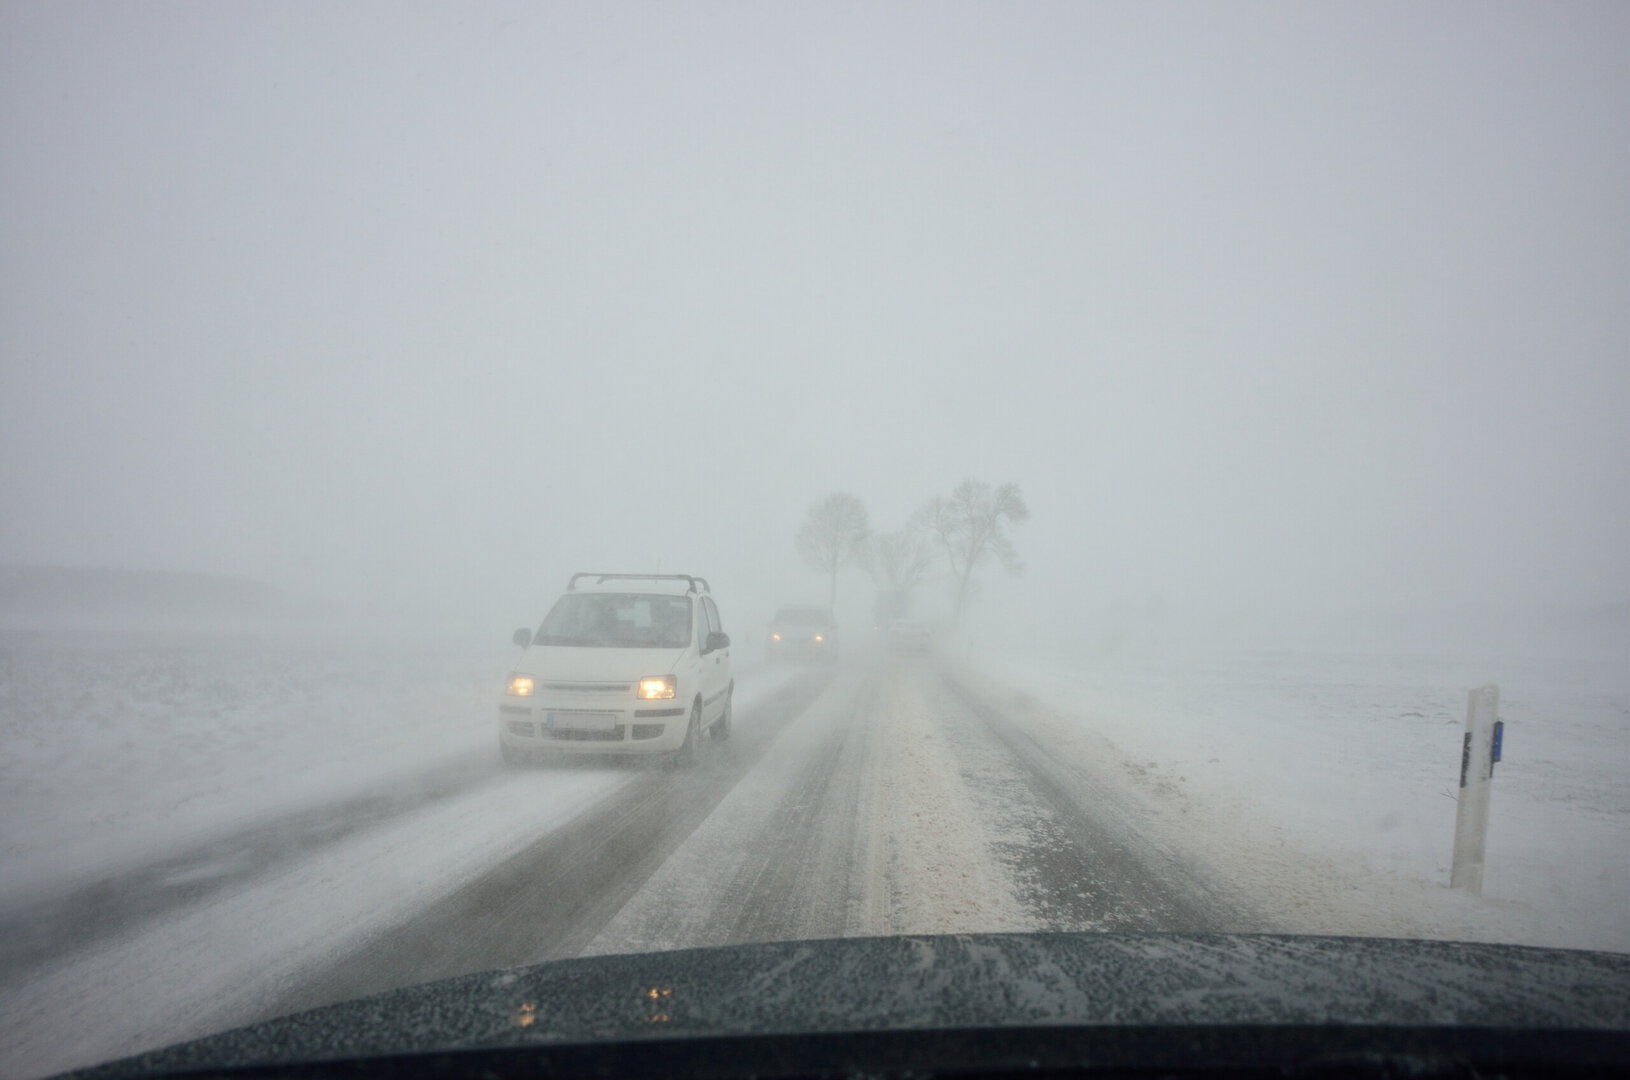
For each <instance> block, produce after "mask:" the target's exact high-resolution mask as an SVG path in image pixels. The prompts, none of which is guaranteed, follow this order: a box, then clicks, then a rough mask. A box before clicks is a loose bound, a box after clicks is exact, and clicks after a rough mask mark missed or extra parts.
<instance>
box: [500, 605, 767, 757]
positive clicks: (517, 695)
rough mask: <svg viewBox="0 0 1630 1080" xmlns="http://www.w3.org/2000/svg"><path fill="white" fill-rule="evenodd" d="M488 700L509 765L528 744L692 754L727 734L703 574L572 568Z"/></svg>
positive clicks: (724, 649) (717, 642) (723, 679)
mask: <svg viewBox="0 0 1630 1080" xmlns="http://www.w3.org/2000/svg"><path fill="white" fill-rule="evenodd" d="M515 643H516V644H517V645H519V646H521V647H522V648H523V649H524V650H525V652H523V653H522V654H521V658H520V661H519V662H518V663H517V665H516V670H515V671H514V672H512V673H511V674H510V677H509V685H508V686H507V687H505V690H504V698H503V701H502V703H501V704H500V705H499V706H498V745H499V749H500V750H501V751H502V752H503V757H504V760H505V761H507V762H510V763H512V764H518V763H520V762H523V761H526V760H529V759H530V758H531V757H533V755H534V754H536V753H540V752H547V753H550V754H668V755H671V756H672V757H673V758H674V759H675V760H678V761H690V760H693V759H694V758H695V757H696V754H697V751H698V749H699V748H700V746H701V740H702V735H703V733H704V732H705V733H709V734H711V735H712V737H713V738H714V739H716V740H721V741H722V740H724V739H726V738H729V736H730V698H731V694H732V692H733V690H734V689H735V684H734V682H733V680H732V677H731V673H730V638H729V636H728V635H727V634H725V632H724V628H723V627H722V626H721V625H720V623H719V609H718V607H717V605H715V604H714V602H713V597H712V596H711V595H710V590H709V589H708V584H707V581H706V580H705V579H703V578H699V577H693V576H691V575H689V574H598V573H584V574H574V575H572V579H571V581H570V582H569V583H568V584H567V586H566V592H565V593H564V594H563V595H562V596H561V597H560V599H559V600H557V601H555V605H554V607H552V608H551V609H550V610H549V614H548V615H547V616H546V617H545V618H544V620H543V624H542V625H541V626H539V627H538V630H537V632H536V633H535V634H534V633H533V632H532V631H531V630H527V629H521V630H517V631H515Z"/></svg>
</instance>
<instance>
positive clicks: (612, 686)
mask: <svg viewBox="0 0 1630 1080" xmlns="http://www.w3.org/2000/svg"><path fill="white" fill-rule="evenodd" d="M543 688H544V689H545V690H559V691H560V692H562V693H566V694H626V693H628V692H629V691H630V690H632V689H634V684H633V683H625V682H623V683H610V682H546V683H544V684H543Z"/></svg>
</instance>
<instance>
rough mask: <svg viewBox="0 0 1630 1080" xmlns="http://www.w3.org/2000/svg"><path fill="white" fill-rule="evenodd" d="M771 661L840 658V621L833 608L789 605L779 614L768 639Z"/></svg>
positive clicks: (767, 644) (776, 614)
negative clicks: (836, 618)
mask: <svg viewBox="0 0 1630 1080" xmlns="http://www.w3.org/2000/svg"><path fill="white" fill-rule="evenodd" d="M764 652H765V655H766V656H768V657H769V659H771V660H836V659H837V657H838V624H837V620H835V619H834V618H833V617H832V609H831V608H827V607H815V606H812V605H805V604H788V605H786V606H785V607H783V608H781V610H779V611H777V612H776V613H775V618H773V619H771V620H770V629H769V631H768V633H767V634H766V636H765V640H764Z"/></svg>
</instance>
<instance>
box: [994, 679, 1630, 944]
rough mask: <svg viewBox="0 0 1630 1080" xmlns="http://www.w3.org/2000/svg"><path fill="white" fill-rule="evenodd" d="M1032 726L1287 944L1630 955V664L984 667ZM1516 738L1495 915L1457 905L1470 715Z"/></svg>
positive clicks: (1478, 905) (1502, 810)
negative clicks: (1458, 826)
mask: <svg viewBox="0 0 1630 1080" xmlns="http://www.w3.org/2000/svg"><path fill="white" fill-rule="evenodd" d="M972 659H973V663H974V666H975V667H977V668H978V669H979V670H981V671H982V672H983V673H984V674H985V676H986V677H987V678H988V679H990V680H992V681H993V682H992V684H991V685H989V686H987V692H994V693H996V694H999V695H1001V694H1007V695H1009V696H1010V698H1011V697H1013V696H1016V693H1022V694H1023V695H1025V696H1027V697H1029V698H1031V699H1033V700H1032V702H1031V707H1030V708H1029V709H1028V710H1027V714H1028V715H1027V725H1028V726H1029V728H1030V730H1031V731H1032V733H1033V734H1036V735H1037V736H1038V737H1040V738H1043V739H1046V740H1050V741H1051V742H1052V744H1053V745H1055V746H1056V747H1057V749H1058V751H1059V752H1060V753H1065V754H1071V755H1074V756H1077V757H1080V758H1083V759H1089V760H1090V759H1097V760H1100V761H1102V762H1104V763H1106V764H1109V765H1111V766H1112V767H1113V771H1112V772H1111V773H1109V774H1108V775H1110V776H1111V777H1112V778H1113V779H1114V781H1115V782H1118V783H1121V784H1123V785H1125V787H1126V788H1127V790H1128V791H1130V792H1133V793H1135V794H1136V795H1137V796H1138V797H1139V798H1140V799H1141V801H1142V802H1143V804H1144V805H1146V806H1148V807H1149V808H1150V813H1151V815H1152V817H1151V827H1152V828H1154V829H1155V830H1156V831H1157V832H1158V833H1159V834H1160V835H1161V836H1162V837H1163V838H1164V839H1165V840H1166V841H1168V842H1170V843H1172V844H1173V845H1175V846H1177V847H1178V848H1180V849H1181V850H1182V851H1184V852H1185V853H1186V854H1187V855H1188V856H1189V857H1190V858H1192V859H1193V860H1195V861H1196V862H1197V863H1199V864H1200V865H1202V866H1205V867H1207V868H1208V869H1209V870H1210V871H1211V872H1212V873H1213V874H1214V875H1215V876H1216V877H1217V878H1219V879H1220V880H1222V881H1225V882H1230V883H1233V884H1234V885H1235V886H1237V887H1238V888H1239V889H1241V890H1242V891H1248V892H1251V893H1254V894H1255V895H1256V897H1257V901H1256V902H1257V904H1258V906H1259V908H1260V909H1262V910H1263V911H1264V913H1265V914H1267V915H1269V916H1270V917H1272V918H1273V919H1274V920H1275V922H1277V923H1278V925H1277V926H1276V927H1274V928H1275V929H1280V930H1285V931H1291V932H1306V933H1338V934H1381V935H1391V936H1415V935H1419V936H1426V937H1447V938H1458V939H1487V940H1495V941H1509V942H1520V943H1524V944H1534V945H1556V946H1563V947H1572V948H1590V949H1604V950H1613V951H1621V952H1630V783H1626V780H1625V770H1626V768H1627V766H1630V658H1627V657H1623V656H1615V655H1613V654H1612V651H1611V650H1608V651H1603V652H1598V653H1596V654H1595V657H1594V658H1592V657H1591V656H1589V655H1587V654H1584V653H1577V652H1576V653H1569V654H1566V655H1561V654H1552V655H1549V656H1533V655H1530V656H1527V657H1525V658H1521V659H1517V658H1512V657H1510V656H1505V657H1500V658H1497V659H1491V658H1480V659H1478V660H1476V661H1468V660H1461V659H1455V658H1452V657H1430V656H1424V655H1419V654H1412V655H1392V656H1388V655H1360V654H1353V653H1342V654H1331V653H1319V652H1311V651H1308V652H1290V651H1279V652H1266V651H1255V652H1253V651H1244V650H1239V651H1231V652H1226V653H1221V652H1219V653H1204V652H1197V651H1186V652H1172V651H1168V652H1159V651H1144V652H1135V653H1130V654H1120V655H1114V656H1105V657H1098V658H1094V659H1083V658H1082V657H1081V656H1080V655H1078V654H1077V655H1071V654H1065V653H1059V654H1057V655H1046V654H1037V653H1034V652H1029V651H1026V652H1023V653H1020V652H1016V651H1009V652H1005V653H994V654H986V655H982V656H980V655H976V656H975V657H973V658H972ZM1490 682H1493V683H1495V684H1497V685H1499V687H1500V690H1501V699H1500V715H1501V716H1502V717H1503V718H1504V720H1505V721H1506V734H1505V750H1504V759H1503V761H1502V762H1501V763H1500V765H1499V766H1498V767H1497V768H1496V770H1495V779H1494V782H1493V789H1492V800H1491V811H1490V821H1489V833H1488V848H1487V862H1486V872H1485V879H1484V888H1483V892H1482V895H1481V897H1471V896H1468V895H1466V894H1465V893H1463V892H1458V891H1453V890H1450V889H1449V888H1448V882H1449V863H1450V856H1451V853H1452V851H1453V840H1454V824H1455V795H1456V792H1457V790H1458V777H1459V766H1460V756H1459V755H1460V745H1461V737H1462V732H1463V730H1464V725H1465V716H1466V698H1467V693H1468V691H1470V690H1471V689H1472V688H1474V687H1477V686H1480V685H1484V684H1486V683H1490Z"/></svg>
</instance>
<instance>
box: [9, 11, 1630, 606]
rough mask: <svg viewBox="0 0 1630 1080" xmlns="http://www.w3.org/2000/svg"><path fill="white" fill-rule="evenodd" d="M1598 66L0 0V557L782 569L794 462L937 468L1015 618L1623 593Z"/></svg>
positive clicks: (1629, 558)
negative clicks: (993, 492)
mask: <svg viewBox="0 0 1630 1080" xmlns="http://www.w3.org/2000/svg"><path fill="white" fill-rule="evenodd" d="M1627 55H1630V5H1626V4H1624V3H1620V2H1616V0H1614V2H1604V3H1596V4H1579V3H1573V4H1567V3H1556V2H1551V0H1546V2H1543V3H1539V2H1536V3H1530V4H1500V3H1464V4H1455V3H1433V4H1421V3H1416V2H1413V0H1411V2H1406V3H1398V4H1383V3H1373V2H1365V3H1354V4H1336V3H1316V4H1308V3H1300V2H1298V3H1282V4H1186V3H1184V4H1178V3H1170V4H1162V3H1147V2H1138V3H1127V4H1100V3H1068V4H1042V3H1030V4H1008V3H1003V4H995V3H992V4H949V3H944V2H938V0H936V2H933V3H927V4H920V5H917V4H912V5H887V6H884V5H875V4H871V3H856V4H842V5H839V4H796V5H774V4H765V3H735V4H725V5H699V4H657V5H645V4H641V5H612V4H604V3H586V4H572V5H541V4H535V3H516V4H496V3H495V4H459V5H453V4H448V5H405V4H401V3H398V2H395V0H391V2H388V3H346V4H330V3H326V2H310V3H300V4H284V3H274V2H266V3H252V4H249V3H244V4H219V3H214V2H210V3H198V4H177V3H163V2H144V3H117V4H104V3H94V4H86V3H64V2H58V0H52V2H20V0H11V2H8V3H5V4H4V5H3V6H0V157H3V161H4V165H3V167H0V230H3V237H0V288H3V293H0V561H6V562H46V563H55V564H74V565H78V564H85V565H99V566H100V565H112V566H122V567H151V568H162V569H170V570H201V571H210V572H219V573H230V574H242V575H247V576H252V577H256V578H260V579H263V580H266V581H269V582H272V583H274V584H278V585H280V586H282V587H284V588H286V589H289V590H291V591H292V592H294V593H296V594H300V595H307V594H319V595H329V596H334V597H338V598H341V599H343V600H344V601H345V602H347V603H351V604H355V605H361V606H362V607H364V608H368V607H377V609H378V610H379V611H381V612H384V611H396V610H401V609H404V608H411V609H414V610H424V611H436V610H446V611H448V612H449V613H457V614H458V615H460V616H474V617H477V618H484V617H485V616H486V614H487V613H489V612H492V613H494V614H493V618H494V620H495V621H497V622H503V623H504V625H503V627H502V630H503V632H505V633H507V630H508V629H509V626H508V624H507V622H506V621H505V620H507V619H508V618H509V615H508V612H509V611H510V610H512V609H513V608H515V607H517V606H518V607H519V608H520V609H522V610H531V609H535V608H537V609H541V607H542V605H544V604H545V603H547V601H548V599H549V596H548V594H549V593H550V591H551V590H555V589H558V588H559V586H560V584H561V583H562V582H563V579H564V577H565V575H566V574H568V573H570V572H571V571H572V570H576V569H583V568H607V567H611V568H625V567H626V568H645V567H648V566H655V565H657V564H659V563H660V565H661V567H662V568H663V569H666V570H692V571H694V572H700V573H705V574H708V575H710V576H712V577H714V578H715V580H716V581H717V582H719V583H722V584H723V585H725V586H726V587H733V588H734V591H735V594H736V595H737V596H739V597H743V598H745V597H747V596H749V595H751V597H752V600H751V602H750V603H749V602H748V601H747V600H745V599H743V600H741V601H740V602H739V605H738V606H741V607H752V606H753V605H761V604H771V603H774V602H775V601H776V600H779V599H789V600H797V599H803V598H806V597H810V596H818V595H819V594H820V591H821V589H820V583H819V581H818V579H817V577H816V576H815V575H814V574H813V573H810V572H806V571H804V570H803V569H801V568H800V567H799V565H798V563H797V560H796V556H795V554H794V551H793V548H792V542H791V536H792V533H793V532H794V531H795V529H796V528H797V526H798V524H799V521H800V518H801V516H802V514H803V511H804V510H805V508H806V507H807V506H808V505H809V504H810V503H812V502H814V501H815V500H816V499H818V498H819V497H820V496H822V495H824V494H825V493H827V492H829V491H831V490H835V489H843V490H849V491H853V492H854V493H855V494H857V495H859V496H861V497H862V498H863V499H864V500H865V501H866V502H867V504H868V506H869V507H870V509H871V513H872V517H873V522H874V525H876V526H877V527H881V528H890V527H894V526H897V525H898V524H900V523H901V522H903V521H904V519H905V518H906V516H907V515H908V514H909V513H910V512H911V510H913V509H914V508H915V507H916V506H917V505H918V504H919V503H920V502H922V501H923V500H924V499H926V498H927V497H928V496H929V495H931V494H934V493H935V492H937V491H940V490H944V489H948V488H949V487H950V486H951V485H952V484H954V483H955V482H956V481H958V480H960V479H962V478H963V477H965V476H970V475H971V476H977V477H981V478H985V479H989V480H993V481H1003V480H1013V481H1017V482H1018V483H1019V484H1020V485H1022V487H1023V489H1024V492H1025V494H1026V496H1027V498H1028V499H1029V502H1030V505H1031V508H1032V511H1033V515H1034V516H1033V520H1032V521H1031V522H1030V523H1029V524H1028V525H1026V526H1025V527H1024V528H1023V529H1022V530H1021V531H1020V532H1019V533H1018V534H1017V535H1016V538H1015V539H1016V543H1017V546H1018V549H1019V551H1020V553H1021V555H1022V556H1023V557H1024V558H1025V559H1026V561H1027V563H1028V565H1029V570H1028V573H1027V575H1026V577H1025V578H1024V579H1022V580H1020V581H1017V582H1013V583H1004V582H1002V581H1000V580H999V579H998V578H996V577H994V576H993V577H992V578H991V580H990V581H989V582H988V586H987V589H988V591H989V592H996V591H998V590H1011V591H1013V594H1014V595H1017V596H1027V597H1030V598H1031V599H1032V600H1034V601H1035V602H1037V603H1038V604H1040V603H1048V604H1053V605H1055V606H1068V605H1076V606H1079V607H1082V608H1089V607H1098V606H1102V605H1105V604H1110V603H1127V602H1136V601H1138V600H1139V599H1140V598H1146V597H1150V596H1156V595H1158V596H1161V597H1164V598H1165V600H1166V601H1167V602H1168V603H1171V604H1174V605H1178V606H1181V605H1183V604H1185V603H1188V602H1193V603H1196V604H1211V605H1219V604H1220V605H1229V604H1235V605H1251V604H1256V603H1258V602H1259V601H1260V602H1263V603H1267V604H1287V603H1294V604H1301V605H1306V606H1308V607H1310V608H1312V609H1315V610H1329V611H1339V610H1343V609H1346V608H1349V607H1352V606H1354V605H1365V604H1380V605H1402V606H1410V605H1423V606H1431V605H1452V604H1457V603H1461V602H1464V601H1467V600H1473V599H1477V598H1479V597H1491V596H1492V597H1494V598H1497V599H1501V600H1504V601H1509V602H1512V603H1529V602H1535V601H1538V602H1554V603H1559V604H1568V605H1589V604H1597V603H1601V604H1605V603H1610V602H1622V601H1624V600H1627V599H1630V422H1627V417H1630V347H1627V343H1630V195H1627V193H1630V123H1627V122H1626V120H1627V117H1630V64H1627V63H1626V62H1625V57H1626V56H1627ZM851 584H852V587H853V588H854V590H855V592H856V593H857V594H858V593H859V581H858V579H857V580H856V581H855V582H853V583H851ZM517 597H519V598H520V599H519V600H517V599H516V598H517ZM506 605H507V606H506ZM755 610H756V608H755ZM727 614H728V612H727Z"/></svg>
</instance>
